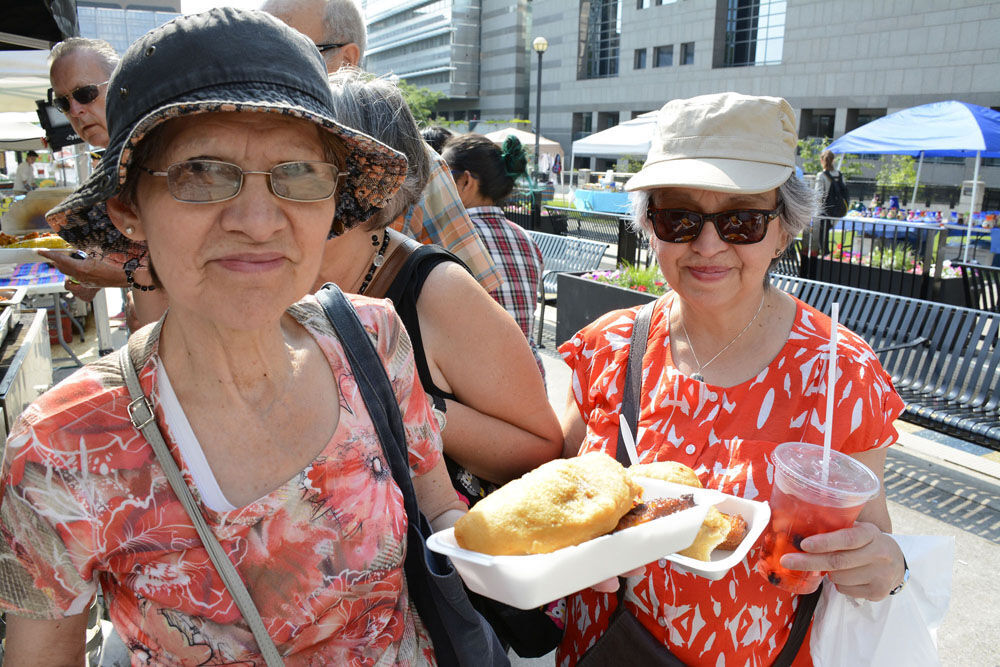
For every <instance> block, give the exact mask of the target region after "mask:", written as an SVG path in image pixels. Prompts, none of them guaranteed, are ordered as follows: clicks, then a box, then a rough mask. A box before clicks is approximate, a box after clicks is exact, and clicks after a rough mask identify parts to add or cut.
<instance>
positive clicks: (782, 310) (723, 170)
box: [558, 93, 905, 665]
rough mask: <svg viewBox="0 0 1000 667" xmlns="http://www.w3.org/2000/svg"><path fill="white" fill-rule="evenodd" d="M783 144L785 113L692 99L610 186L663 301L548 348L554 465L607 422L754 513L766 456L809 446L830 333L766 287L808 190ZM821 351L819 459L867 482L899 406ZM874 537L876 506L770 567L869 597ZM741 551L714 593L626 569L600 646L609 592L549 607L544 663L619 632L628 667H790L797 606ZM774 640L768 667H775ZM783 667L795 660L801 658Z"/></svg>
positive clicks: (881, 513)
mask: <svg viewBox="0 0 1000 667" xmlns="http://www.w3.org/2000/svg"><path fill="white" fill-rule="evenodd" d="M796 136H797V135H796V130H795V119H794V115H793V111H792V108H791V107H790V106H789V104H788V103H787V102H786V101H785V100H783V99H779V98H774V97H751V96H746V95H739V94H735V93H723V94H717V95H706V96H702V97H696V98H693V99H685V100H675V101H673V102H670V103H668V104H666V105H665V106H664V107H663V109H662V110H661V111H660V115H659V119H658V122H657V131H656V135H655V137H654V139H653V142H652V146H651V148H650V152H649V156H648V159H647V160H646V163H645V165H644V166H643V168H642V170H641V171H640V172H639V173H638V174H636V175H635V176H634V177H632V179H631V180H630V181H629V182H628V184H627V185H626V189H628V190H630V191H631V192H632V193H633V199H632V201H633V205H634V210H635V212H636V216H635V217H636V221H637V224H638V226H639V227H640V229H641V230H642V231H643V232H644V233H645V234H646V235H647V236H648V237H649V240H650V245H651V248H652V250H653V251H654V252H655V253H656V257H657V259H658V261H659V265H660V268H661V270H662V272H663V275H664V277H665V278H666V280H667V282H668V283H669V284H670V286H671V287H672V288H673V291H672V292H670V293H668V294H667V295H665V296H664V297H661V298H660V299H659V300H658V301H656V302H655V305H654V306H653V307H652V310H651V314H650V318H649V320H648V333H647V334H646V336H645V337H644V338H643V336H642V333H639V332H641V329H642V326H641V325H640V321H641V320H639V319H637V313H638V312H639V309H638V308H633V309H630V310H625V311H616V312H613V313H609V314H607V315H605V316H604V317H602V318H601V319H599V320H597V321H596V322H594V323H593V324H591V325H589V326H587V327H586V328H584V329H583V330H581V331H580V332H579V333H577V334H576V336H575V337H573V338H572V339H571V340H569V341H567V342H566V343H564V344H563V345H562V347H561V348H560V351H561V352H562V354H563V358H564V359H565V360H566V362H567V363H568V364H569V365H570V367H571V370H572V373H573V382H572V389H571V390H570V394H569V397H568V401H567V407H566V412H565V415H564V417H563V430H564V434H565V451H564V454H565V455H566V456H573V455H576V454H578V453H583V452H589V451H595V450H597V451H605V452H607V453H609V454H611V455H615V454H616V452H617V451H618V449H621V448H620V447H619V446H618V445H617V443H618V438H619V436H618V434H619V427H620V417H621V415H622V414H623V413H624V415H625V416H626V419H627V421H628V422H629V423H630V425H631V432H632V433H634V434H635V435H636V448H637V451H638V455H639V460H640V461H641V462H642V463H650V462H653V461H680V462H682V463H684V464H687V465H688V466H690V467H691V468H693V469H694V470H695V471H696V472H697V473H698V476H699V478H700V480H701V482H702V484H703V485H704V486H705V487H709V488H716V489H719V490H721V491H724V492H726V493H729V494H733V495H737V496H742V497H745V498H749V499H755V500H767V499H768V498H769V496H770V495H771V489H772V480H773V468H772V466H771V463H770V462H769V458H770V454H771V452H772V450H773V449H774V448H775V447H776V446H777V445H778V444H779V443H782V442H786V441H803V442H812V443H822V442H823V423H824V421H825V416H826V410H825V378H826V377H827V365H828V364H827V359H828V357H827V348H828V347H829V346H828V341H829V339H830V333H831V322H830V320H829V318H827V317H826V316H825V315H823V314H821V313H819V312H818V311H816V310H814V309H813V308H811V307H809V306H807V305H806V304H804V303H802V302H801V301H799V300H797V299H795V298H793V297H791V296H789V295H788V294H785V293H783V292H781V291H779V290H777V289H775V288H773V287H771V286H770V284H769V282H768V271H769V270H770V268H771V267H772V266H773V265H774V264H775V262H776V260H777V258H778V257H779V256H781V254H782V253H783V252H784V251H785V250H786V248H787V247H788V246H789V244H790V243H791V242H792V240H793V239H794V238H795V237H796V236H797V235H798V234H799V233H800V232H801V231H802V230H803V229H804V228H805V226H806V225H807V224H808V223H809V221H810V218H811V216H812V215H813V213H814V208H815V197H814V195H813V193H812V192H811V191H810V190H809V189H808V188H807V187H806V186H805V185H804V184H803V183H802V182H801V181H799V179H798V178H797V177H796V176H795V175H794V174H793V169H794V166H795V147H796ZM633 324H635V326H633ZM633 328H635V329H636V331H637V333H636V338H635V339H633V338H632V336H633ZM630 340H631V341H632V342H631V345H636V346H640V345H641V341H642V340H645V354H644V355H643V356H641V358H640V359H641V361H640V363H641V371H642V372H641V373H637V374H631V373H630V377H629V383H632V380H633V378H636V381H635V383H634V384H632V386H634V387H636V388H637V391H636V393H635V395H636V396H637V397H638V399H637V405H631V404H628V401H627V400H626V401H625V402H626V405H623V399H622V396H623V393H625V391H626V378H625V377H624V376H625V373H624V372H622V369H624V368H626V367H627V366H628V361H629V352H630V349H631V345H629V344H623V341H624V342H628V341H630ZM637 341H640V342H639V343H637ZM837 349H838V364H837V366H838V380H837V388H838V393H837V404H836V408H835V410H836V412H835V414H834V418H833V433H832V446H833V448H834V449H836V450H839V451H841V452H844V453H846V454H849V455H851V456H853V457H855V458H857V459H858V460H860V461H862V462H864V463H865V464H867V465H868V466H869V467H870V468H871V469H872V470H873V471H875V473H876V474H877V475H878V476H879V478H881V476H882V473H883V470H884V461H885V449H884V448H885V447H887V446H888V445H890V444H892V443H893V442H895V439H896V431H895V429H894V428H893V419H894V418H895V417H896V416H897V415H898V414H899V413H900V411H901V410H902V407H903V405H902V401H901V400H900V398H899V396H898V395H897V394H896V392H895V390H894V389H893V387H892V383H891V381H890V378H889V377H888V375H887V374H886V373H885V371H884V370H883V369H882V368H881V366H880V365H879V363H878V361H877V359H876V358H875V355H874V354H873V352H872V351H871V349H870V348H869V347H868V345H866V344H865V342H864V341H863V340H861V339H860V338H859V337H858V336H856V335H854V334H852V333H851V332H849V331H847V330H845V329H843V328H841V329H840V339H839V344H838V348H837ZM638 378H641V379H638ZM636 421H638V424H636ZM883 531H885V532H889V531H891V522H890V520H889V515H888V510H887V508H886V503H885V497H884V495H879V496H877V497H876V498H875V499H874V500H872V501H871V502H870V503H869V504H868V505H866V506H865V507H864V509H863V510H862V512H861V515H860V517H859V519H858V521H857V522H856V523H855V524H854V526H853V527H852V528H849V529H846V530H842V531H837V532H833V533H825V534H820V535H816V536H813V537H809V538H806V539H804V540H801V542H800V546H801V549H802V551H803V552H806V553H797V554H789V555H786V556H784V559H783V560H782V561H781V564H782V566H783V567H786V568H788V569H789V570H826V571H829V581H830V582H832V583H833V584H835V585H836V586H837V588H838V590H840V592H842V593H844V594H846V595H850V596H853V597H857V598H867V599H871V600H878V599H882V598H884V597H885V596H886V595H888V594H889V593H890V591H891V590H893V589H894V588H895V587H897V586H898V585H899V584H900V583H901V582H902V581H903V580H904V578H905V562H904V559H903V556H902V552H901V551H900V549H899V547H898V546H897V544H896V542H895V541H893V540H892V538H891V537H889V536H888V535H886V534H885V533H884V532H883ZM758 554H759V545H757V546H755V547H754V548H753V549H751V550H750V553H749V554H748V556H747V558H746V560H745V561H744V562H743V563H742V564H740V565H737V566H736V567H734V568H733V569H732V570H730V571H729V572H728V574H727V575H726V576H725V577H723V578H722V579H721V580H719V581H710V580H708V579H703V578H700V577H697V576H692V575H691V574H688V573H685V572H682V571H680V570H677V569H675V568H674V566H673V565H672V564H670V563H669V562H668V561H665V560H661V561H659V562H658V563H651V564H650V565H648V566H646V568H645V569H643V570H640V571H637V572H634V573H629V574H631V575H634V576H629V577H627V578H626V579H625V581H626V585H625V588H624V589H623V593H624V594H623V595H619V596H618V600H619V601H621V600H624V602H623V604H624V610H625V613H627V614H631V615H633V616H634V617H635V618H636V619H638V621H639V625H636V624H631V625H629V624H623V623H619V622H616V624H615V626H614V629H613V630H612V631H611V632H609V631H608V626H609V621H610V619H611V616H612V613H613V611H614V610H615V608H616V607H617V606H618V604H617V603H616V596H615V595H614V594H611V593H605V592H600V591H597V590H588V591H583V592H581V593H578V594H576V595H575V596H573V597H572V598H570V600H569V601H568V604H567V618H566V634H565V637H564V639H563V642H562V645H561V647H560V654H559V661H558V662H559V664H560V665H573V664H576V662H578V661H579V660H581V658H583V657H584V656H585V655H586V654H588V651H591V652H592V653H591V655H595V653H593V652H594V651H597V652H599V651H600V650H601V648H600V647H601V644H602V641H601V640H603V643H604V644H605V645H606V644H608V640H609V638H610V637H611V635H619V639H620V638H621V637H620V633H622V632H623V630H622V627H623V626H626V625H627V626H628V627H631V628H632V629H633V634H632V635H631V636H627V641H626V642H625V643H624V645H625V646H627V647H629V650H639V649H638V647H640V646H646V647H647V648H649V647H650V646H652V647H653V649H652V650H653V651H654V652H655V653H656V654H657V657H656V658H649V657H648V655H647V654H641V655H642V656H643V660H644V661H645V662H643V664H676V663H665V662H663V660H665V659H666V658H664V656H665V655H666V651H668V650H669V651H670V652H672V653H673V654H674V655H675V656H676V657H677V658H679V659H680V661H681V662H682V663H683V664H688V665H716V664H721V663H722V661H723V660H724V661H725V664H740V665H742V664H765V665H766V664H790V663H791V658H794V657H795V654H796V652H797V650H798V647H799V644H800V643H801V641H802V637H801V636H799V637H797V639H796V638H795V637H793V636H792V634H793V633H791V629H792V626H793V624H794V621H795V618H796V615H797V614H796V609H797V608H799V609H801V610H802V613H803V615H804V617H803V618H801V619H800V621H799V624H800V626H802V629H803V630H805V629H808V624H809V621H810V617H811V613H812V608H811V607H809V605H807V604H804V602H805V597H807V596H796V595H793V594H792V593H788V592H785V591H784V590H782V589H781V588H778V587H777V586H775V585H772V583H769V581H768V579H767V578H765V577H762V576H761V575H760V574H758V573H757V572H756V571H755V570H754V565H755V562H756V560H757V556H758ZM608 587H609V588H614V585H613V584H612V585H611V586H608ZM796 597H799V598H800V599H799V600H798V601H796ZM626 632H627V631H626ZM802 634H804V632H803V633H802ZM595 642H597V643H596V644H595ZM786 644H788V645H789V646H788V647H787V650H786V652H785V655H784V656H783V657H782V659H781V660H785V661H786V662H782V661H781V660H778V661H777V662H776V660H777V659H778V656H779V654H781V653H782V651H783V649H784V648H785V647H786ZM619 646H621V645H619ZM617 657H618V659H626V658H625V656H624V655H622V654H621V653H620V652H619V653H618V654H617ZM648 660H656V662H655V663H652V662H648ZM798 661H799V662H796V664H809V658H808V648H805V649H803V650H802V651H801V653H800V655H799V656H798ZM591 664H597V663H591ZM621 664H624V663H621ZM635 664H638V663H635Z"/></svg>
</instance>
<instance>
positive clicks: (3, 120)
mask: <svg viewBox="0 0 1000 667" xmlns="http://www.w3.org/2000/svg"><path fill="white" fill-rule="evenodd" d="M37 121H38V116H36V115H35V114H34V113H29V112H7V113H0V151H27V150H41V149H43V148H45V143H44V142H43V141H42V138H43V137H44V136H45V130H43V129H42V128H41V126H40V125H39V124H38V122H37Z"/></svg>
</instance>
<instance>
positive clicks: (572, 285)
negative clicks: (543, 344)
mask: <svg viewBox="0 0 1000 667" xmlns="http://www.w3.org/2000/svg"><path fill="white" fill-rule="evenodd" d="M556 280H557V282H558V287H557V290H558V291H557V294H558V295H559V296H558V301H557V302H556V344H557V345H561V344H562V343H563V341H566V340H569V339H570V338H572V336H573V334H575V333H576V332H577V331H579V330H580V329H582V328H583V327H585V326H586V325H588V324H590V323H591V322H593V321H594V320H596V319H597V318H598V317H600V316H601V315H603V314H605V313H607V312H610V311H612V310H618V309H620V308H630V307H632V306H638V305H642V304H644V303H647V302H649V301H653V300H655V299H656V297H655V296H653V295H651V294H646V293H644V292H636V291H635V290H630V289H625V288H624V287H616V286H615V285H608V284H607V283H600V282H597V281H596V280H590V279H588V278H581V277H580V274H579V273H560V274H559V275H558V276H556Z"/></svg>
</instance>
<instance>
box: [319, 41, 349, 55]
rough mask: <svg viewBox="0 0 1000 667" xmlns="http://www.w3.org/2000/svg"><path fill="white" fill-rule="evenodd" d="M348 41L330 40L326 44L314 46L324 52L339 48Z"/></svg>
mask: <svg viewBox="0 0 1000 667" xmlns="http://www.w3.org/2000/svg"><path fill="white" fill-rule="evenodd" d="M349 43H350V42H344V43H342V44H337V43H335V42H330V43H328V44H317V45H316V48H317V49H319V52H320V53H326V52H327V51H333V50H334V49H339V48H341V47H343V46H347V45H348V44H349Z"/></svg>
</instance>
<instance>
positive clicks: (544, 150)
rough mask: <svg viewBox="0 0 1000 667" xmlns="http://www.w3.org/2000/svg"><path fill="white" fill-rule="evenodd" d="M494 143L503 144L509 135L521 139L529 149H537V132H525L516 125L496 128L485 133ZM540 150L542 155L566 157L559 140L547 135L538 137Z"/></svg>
mask: <svg viewBox="0 0 1000 667" xmlns="http://www.w3.org/2000/svg"><path fill="white" fill-rule="evenodd" d="M483 136H485V137H486V138H487V139H489V140H490V141H492V142H493V143H495V144H497V145H498V146H502V145H503V142H504V141H506V140H507V137H511V136H512V137H516V138H517V140H518V141H520V142H521V143H522V144H523V145H524V148H525V149H526V150H528V151H534V150H535V133H534V132H525V131H524V130H519V129H517V128H514V127H506V128H504V129H502V130H496V131H494V132H490V133H489V134H486V135H483ZM538 152H539V153H540V154H541V155H551V156H553V157H555V156H556V155H558V156H560V159H563V158H565V157H566V156H565V155H564V154H563V149H562V146H560V145H559V142H558V141H552V140H551V139H546V138H545V137H539V138H538Z"/></svg>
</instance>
